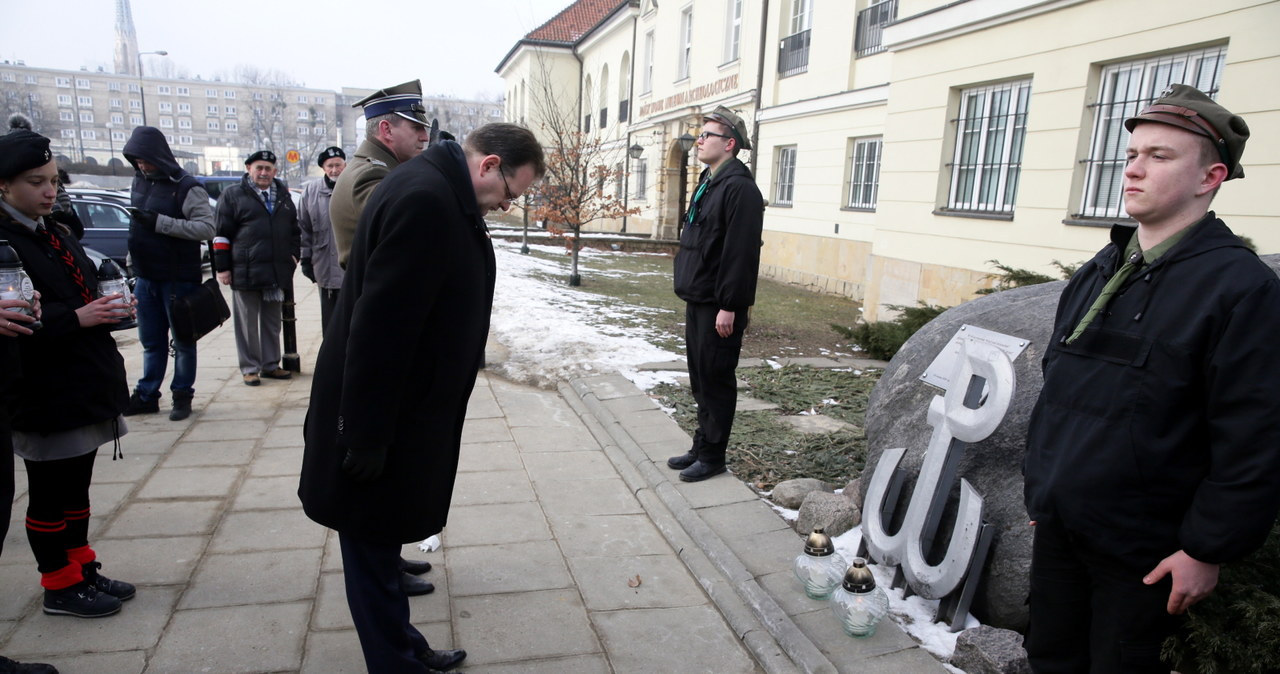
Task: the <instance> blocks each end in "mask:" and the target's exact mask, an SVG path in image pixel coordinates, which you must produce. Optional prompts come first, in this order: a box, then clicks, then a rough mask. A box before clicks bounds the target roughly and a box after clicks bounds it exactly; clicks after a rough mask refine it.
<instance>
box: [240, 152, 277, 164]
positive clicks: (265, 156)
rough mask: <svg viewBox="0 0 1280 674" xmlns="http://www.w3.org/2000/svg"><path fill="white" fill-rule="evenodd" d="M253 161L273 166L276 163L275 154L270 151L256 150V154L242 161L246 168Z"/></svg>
mask: <svg viewBox="0 0 1280 674" xmlns="http://www.w3.org/2000/svg"><path fill="white" fill-rule="evenodd" d="M255 161H269V162H271V163H272V164H274V163H276V153H274V152H272V151H271V150H258V151H257V152H254V153H253V154H251V155H249V158H248V159H246V160H244V165H245V166H248V165H249V164H252V163H253V162H255Z"/></svg>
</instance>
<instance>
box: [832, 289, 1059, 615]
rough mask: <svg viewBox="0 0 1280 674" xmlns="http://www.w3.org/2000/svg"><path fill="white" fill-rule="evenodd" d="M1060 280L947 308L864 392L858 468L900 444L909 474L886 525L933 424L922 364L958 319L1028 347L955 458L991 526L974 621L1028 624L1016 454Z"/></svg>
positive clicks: (907, 492)
mask: <svg viewBox="0 0 1280 674" xmlns="http://www.w3.org/2000/svg"><path fill="white" fill-rule="evenodd" d="M1064 285H1065V282H1055V283H1045V284H1041V285H1035V286H1029V287H1025V288H1016V289H1014V290H1006V291H1004V292H999V293H994V294H991V295H987V296H985V297H982V298H979V299H976V300H973V301H972V302H967V303H965V304H962V305H960V306H957V307H952V308H951V309H949V310H947V311H946V312H944V313H943V314H942V315H941V316H938V317H937V318H935V319H934V320H933V321H931V322H930V323H929V324H927V325H925V326H924V327H923V328H922V329H921V330H920V331H919V332H917V333H916V334H915V335H914V336H912V337H911V339H909V340H907V343H906V344H904V345H903V346H902V349H900V350H899V351H898V353H897V355H895V356H894V357H893V360H891V361H890V362H889V366H888V367H887V368H885V371H884V374H883V375H882V376H881V377H880V382H879V383H878V384H876V387H875V389H874V390H873V391H872V392H871V400H870V402H869V404H868V407H867V415H866V418H867V469H866V470H867V471H868V472H866V473H865V475H870V474H871V473H870V471H873V470H874V469H875V465H876V462H878V461H879V460H880V455H881V454H882V453H883V452H884V451H885V450H886V449H890V448H894V447H906V448H907V452H906V455H905V456H904V457H903V459H902V464H901V467H902V469H903V470H905V471H906V473H907V476H908V477H907V484H906V487H904V488H903V490H902V494H901V496H900V500H899V505H898V509H897V513H896V514H897V517H895V519H894V522H893V523H892V524H891V525H890V527H891V528H890V530H891V531H892V530H893V528H892V527H896V526H897V525H898V524H899V522H900V520H901V517H902V515H903V514H904V513H905V511H906V504H907V502H908V501H909V500H910V497H911V491H912V489H913V488H914V484H915V477H916V476H917V475H918V474H919V472H920V465H921V462H922V460H923V457H924V452H925V449H926V448H927V447H928V444H929V437H930V435H931V434H932V432H933V427H932V426H930V425H929V424H928V422H927V421H926V416H927V414H928V410H929V401H930V400H932V399H933V397H934V396H937V395H941V394H942V393H943V392H942V391H940V390H938V389H936V388H934V387H932V386H929V385H927V384H924V383H923V382H921V381H920V380H919V377H920V375H921V373H923V372H924V371H925V369H926V368H928V367H929V364H930V363H932V362H933V359H934V358H935V357H936V356H937V355H938V353H939V352H940V351H941V350H942V348H943V347H944V346H945V345H946V344H947V342H948V341H950V340H951V338H952V336H954V335H955V334H956V331H957V330H959V329H960V326H961V325H964V324H969V325H974V326H977V327H981V328H985V329H987V330H992V331H994V332H999V333H1003V334H1006V335H1012V336H1015V337H1019V338H1022V339H1025V340H1027V341H1028V345H1027V348H1026V349H1025V350H1024V351H1023V352H1022V354H1021V355H1019V356H1018V358H1017V359H1016V360H1014V361H1013V368H1014V374H1015V377H1016V384H1015V394H1014V398H1013V400H1012V402H1011V403H1010V405H1009V410H1008V411H1007V412H1006V413H1005V417H1004V420H1003V421H1002V422H1001V423H1000V426H999V427H998V428H996V430H995V431H994V432H993V433H992V434H991V435H990V436H989V437H987V438H986V439H985V440H982V441H981V442H978V443H974V444H972V445H970V446H968V447H967V448H966V449H965V453H964V458H963V459H962V460H961V462H960V467H959V474H960V477H962V478H964V479H966V480H968V481H969V483H970V484H972V485H973V487H974V488H975V489H976V490H977V491H978V493H979V494H981V495H982V497H983V501H984V503H985V507H986V512H985V519H986V521H987V522H989V523H991V524H992V525H994V526H995V530H996V534H995V542H994V543H993V545H992V550H991V555H990V557H989V558H988V560H987V567H986V575H985V577H984V582H983V584H982V586H980V588H979V591H978V595H977V596H976V597H975V598H974V604H973V609H972V612H973V613H974V615H976V616H977V617H978V618H979V619H980V620H981V621H982V622H983V623H985V624H989V625H996V626H998V627H1005V628H1010V629H1024V628H1025V627H1026V623H1027V608H1026V598H1027V588H1028V580H1027V579H1028V577H1029V573H1030V559H1031V531H1030V527H1029V526H1027V511H1026V508H1025V507H1024V506H1023V503H1022V458H1023V455H1024V454H1025V452H1026V436H1027V422H1028V420H1029V418H1030V415H1031V408H1032V407H1033V406H1034V405H1035V401H1036V398H1037V397H1038V396H1039V395H1040V387H1041V385H1042V384H1043V379H1042V378H1041V375H1040V359H1041V357H1042V356H1043V355H1044V349H1045V343H1046V342H1047V341H1048V339H1049V337H1050V333H1051V332H1052V330H1053V316H1054V311H1055V309H1056V307H1057V302H1058V296H1059V295H1060V294H1061V293H1062V288H1063V286H1064ZM868 482H869V479H864V480H863V483H862V490H863V493H860V494H858V496H857V500H858V502H859V503H860V504H861V503H862V501H863V496H864V495H865V490H866V485H867V483H868ZM953 493H954V492H953ZM951 501H952V502H951V503H949V504H948V507H947V511H946V513H945V514H944V516H943V522H942V530H941V531H940V532H939V534H938V536H937V539H938V540H942V541H946V540H949V539H950V536H951V525H952V523H953V522H954V521H955V498H954V497H953V498H952V500H951ZM864 505H865V504H864Z"/></svg>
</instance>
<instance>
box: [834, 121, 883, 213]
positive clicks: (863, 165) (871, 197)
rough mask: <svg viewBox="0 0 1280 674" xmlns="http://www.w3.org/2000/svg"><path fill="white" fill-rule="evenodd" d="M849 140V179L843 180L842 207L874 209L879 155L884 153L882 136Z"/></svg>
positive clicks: (877, 186)
mask: <svg viewBox="0 0 1280 674" xmlns="http://www.w3.org/2000/svg"><path fill="white" fill-rule="evenodd" d="M849 140H850V142H849V167H848V168H849V179H848V180H847V181H846V182H845V189H844V207H845V208H848V209H852V210H858V211H874V210H875V209H876V201H877V199H878V198H879V195H880V157H881V156H882V155H883V153H884V137H883V136H874V137H870V138H851V139H849Z"/></svg>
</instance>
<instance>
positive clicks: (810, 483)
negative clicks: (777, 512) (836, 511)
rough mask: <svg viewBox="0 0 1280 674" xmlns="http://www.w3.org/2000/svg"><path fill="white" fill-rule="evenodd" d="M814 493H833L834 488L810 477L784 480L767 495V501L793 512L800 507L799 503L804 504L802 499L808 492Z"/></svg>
mask: <svg viewBox="0 0 1280 674" xmlns="http://www.w3.org/2000/svg"><path fill="white" fill-rule="evenodd" d="M814 491H818V492H828V493H830V492H832V491H835V487H833V486H831V485H830V484H827V483H826V482H823V481H822V480H817V479H814V478H811V477H801V478H796V479H794V480H785V481H783V482H779V483H778V485H777V486H775V487H774V488H773V493H772V494H770V495H769V500H770V501H773V502H774V503H776V504H778V505H779V506H780V507H783V508H789V509H791V510H795V509H797V508H799V507H800V504H801V503H804V497H806V496H808V495H809V492H814Z"/></svg>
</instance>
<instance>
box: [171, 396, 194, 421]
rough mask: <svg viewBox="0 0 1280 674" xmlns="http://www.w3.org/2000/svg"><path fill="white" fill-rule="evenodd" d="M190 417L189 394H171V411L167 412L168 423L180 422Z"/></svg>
mask: <svg viewBox="0 0 1280 674" xmlns="http://www.w3.org/2000/svg"><path fill="white" fill-rule="evenodd" d="M189 416H191V394H189V393H188V394H182V393H175V394H173V409H172V410H169V421H182V420H183V419H186V418H187V417H189Z"/></svg>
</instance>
